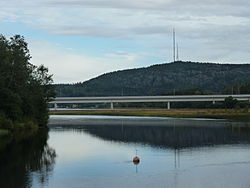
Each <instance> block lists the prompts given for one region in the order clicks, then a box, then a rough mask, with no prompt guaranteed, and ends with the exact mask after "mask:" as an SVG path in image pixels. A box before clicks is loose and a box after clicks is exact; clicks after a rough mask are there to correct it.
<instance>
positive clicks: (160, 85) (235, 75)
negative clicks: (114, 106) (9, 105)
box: [55, 61, 250, 97]
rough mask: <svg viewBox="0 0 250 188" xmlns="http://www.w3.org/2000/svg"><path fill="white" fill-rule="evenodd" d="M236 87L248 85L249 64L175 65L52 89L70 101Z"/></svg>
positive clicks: (119, 74)
mask: <svg viewBox="0 0 250 188" xmlns="http://www.w3.org/2000/svg"><path fill="white" fill-rule="evenodd" d="M237 83H250V65H249V64H215V63H195V62H182V61H178V62H174V63H165V64H159V65H153V66H150V67H146V68H138V69H130V70H122V71H115V72H111V73H106V74H103V75H101V76H98V77H96V78H93V79H91V80H88V81H86V82H82V83H81V82H80V83H75V84H57V85H55V88H56V93H57V95H58V96H71V97H73V96H75V97H80V96H121V95H124V96H127V95H141V96H142V95H163V94H174V93H175V94H177V93H178V92H179V91H187V90H192V89H193V88H197V89H196V90H197V91H204V92H208V93H213V94H215V93H222V92H223V90H224V88H227V87H230V86H232V85H234V84H237ZM248 85H250V84H248ZM249 88H250V87H249ZM234 91H236V90H234ZM242 91H243V90H242ZM244 92H245V93H249V92H250V90H244Z"/></svg>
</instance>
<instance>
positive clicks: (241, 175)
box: [0, 116, 250, 188]
mask: <svg viewBox="0 0 250 188" xmlns="http://www.w3.org/2000/svg"><path fill="white" fill-rule="evenodd" d="M49 126H50V130H49V132H47V133H43V134H40V136H34V137H32V138H30V139H27V140H26V141H23V142H21V143H15V142H14V143H13V142H12V143H11V144H9V145H8V147H6V148H5V149H4V150H2V151H1V153H0V159H1V169H0V178H1V184H0V187H53V188H54V187H55V188H56V187H58V188H61V187H62V188H63V187H65V188H66V187H76V188H78V187H86V188H91V187H93V188H96V187H102V188H103V187H107V188H117V187H121V188H122V187H124V188H125V187H126V188H127V187H130V188H133V187H135V188H144V187H150V188H152V187H164V188H165V187H171V188H172V187H183V188H184V187H192V188H196V187H197V188H200V187H205V188H206V187H209V188H210V187H220V188H221V187H225V188H231V187H232V188H233V187H234V188H235V187H239V188H245V187H246V188H247V187H250V179H249V178H248V176H249V172H250V129H249V123H241V122H230V121H226V120H201V119H174V118H139V117H138V118H134V117H114V118H113V117H107V116H98V117H96V116H52V117H51V119H50V123H49ZM136 150H137V154H138V156H139V157H140V159H141V162H140V163H139V164H138V165H134V164H133V163H132V158H133V157H134V156H135V153H136ZM3 161H4V162H3ZM3 180H4V181H3ZM13 180H15V181H13Z"/></svg>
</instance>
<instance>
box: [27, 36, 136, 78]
mask: <svg viewBox="0 0 250 188" xmlns="http://www.w3.org/2000/svg"><path fill="white" fill-rule="evenodd" d="M29 44H30V49H31V54H32V60H31V61H32V63H33V64H35V65H40V64H44V65H45V66H47V67H48V68H49V71H50V73H51V74H53V75H54V76H53V78H54V81H55V83H74V82H79V81H85V80H88V79H91V78H93V77H96V76H98V75H100V74H103V73H105V72H111V71H115V70H119V69H127V68H132V67H134V66H135V65H136V62H134V60H135V59H134V58H133V57H132V55H131V56H127V58H124V59H123V58H118V59H116V58H117V57H115V58H113V57H112V58H110V57H103V58H97V57H93V56H89V55H85V54H78V53H75V52H74V51H72V49H67V48H64V47H63V46H61V45H60V44H55V43H51V42H46V41H33V40H31V41H29ZM124 57H125V55H124Z"/></svg>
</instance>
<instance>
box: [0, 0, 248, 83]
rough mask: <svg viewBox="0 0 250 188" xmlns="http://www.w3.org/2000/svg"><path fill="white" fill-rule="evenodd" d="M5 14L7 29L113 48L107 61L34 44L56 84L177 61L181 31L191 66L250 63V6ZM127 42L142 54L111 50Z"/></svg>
mask: <svg viewBox="0 0 250 188" xmlns="http://www.w3.org/2000/svg"><path fill="white" fill-rule="evenodd" d="M0 7H1V8H0V24H1V22H11V23H12V22H18V23H21V24H25V25H26V26H28V28H31V29H32V30H38V31H44V33H46V35H48V36H56V37H66V38H70V37H90V38H93V39H97V40H98V39H100V38H101V39H103V38H105V40H106V41H108V42H106V43H107V46H106V48H107V49H105V51H104V52H102V53H103V54H96V55H97V56H102V57H99V58H97V57H94V55H89V54H87V53H84V54H79V53H75V52H74V50H67V49H66V48H68V46H67V47H60V46H56V45H55V44H54V43H53V42H51V43H50V42H48V43H46V42H45V41H44V40H45V39H42V38H40V39H41V40H42V41H43V42H42V44H41V45H39V44H38V43H37V42H35V43H33V44H32V45H31V50H32V56H33V57H34V58H33V60H32V61H33V62H34V63H36V64H41V63H44V64H45V65H48V66H49V68H50V70H51V71H52V72H53V73H54V74H55V81H56V82H59V81H61V82H73V81H83V80H86V79H89V78H91V77H93V76H97V75H98V74H101V73H103V72H108V71H112V70H116V69H123V68H132V67H136V65H138V64H137V61H138V59H140V60H141V61H142V60H145V62H146V63H148V62H147V60H146V58H145V57H147V59H150V58H152V59H153V58H154V57H156V56H161V58H162V57H164V55H165V57H166V59H170V58H171V57H172V51H171V50H172V29H173V27H175V28H176V33H177V36H176V37H177V41H178V43H179V47H180V57H181V58H182V59H183V60H194V61H215V62H243V61H244V62H249V59H250V53H249V44H250V33H249V30H250V11H249V7H250V1H248V0H238V1H235V0H219V1H218V0H185V1H183V0H136V1H135V0H35V1H34V0H1V1H0ZM3 30H4V29H1V27H0V31H3ZM121 40H122V41H125V40H127V41H131V43H130V44H131V46H132V48H133V47H134V46H136V47H138V46H140V47H141V49H140V48H139V47H138V49H136V50H131V49H129V50H127V49H124V48H119V47H117V48H116V49H110V50H109V49H108V48H109V45H108V44H109V43H112V44H113V43H117V46H119V45H120V42H119V41H121ZM71 47H72V46H71ZM131 51H132V52H131ZM134 51H137V52H134ZM138 51H139V52H138ZM165 57H164V58H165ZM154 63H158V62H154V61H152V62H151V64H154ZM69 72H70V73H71V74H69ZM65 75H68V77H66V76H65Z"/></svg>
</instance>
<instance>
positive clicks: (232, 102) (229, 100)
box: [224, 96, 238, 108]
mask: <svg viewBox="0 0 250 188" xmlns="http://www.w3.org/2000/svg"><path fill="white" fill-rule="evenodd" d="M237 103H238V100H237V99H234V98H233V97H232V96H229V97H226V98H225V100H224V105H225V108H234V107H236V105H237Z"/></svg>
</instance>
